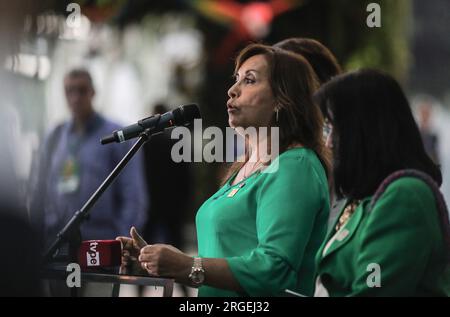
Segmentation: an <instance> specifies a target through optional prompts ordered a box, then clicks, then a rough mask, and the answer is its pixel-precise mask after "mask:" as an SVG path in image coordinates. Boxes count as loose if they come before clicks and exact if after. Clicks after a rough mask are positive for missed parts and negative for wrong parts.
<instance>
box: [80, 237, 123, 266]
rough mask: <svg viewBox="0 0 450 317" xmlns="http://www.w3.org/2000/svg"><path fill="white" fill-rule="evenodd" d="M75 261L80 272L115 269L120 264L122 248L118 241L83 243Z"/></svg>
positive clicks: (90, 241) (89, 241)
mask: <svg viewBox="0 0 450 317" xmlns="http://www.w3.org/2000/svg"><path fill="white" fill-rule="evenodd" d="M77 260H78V264H79V265H80V268H81V270H82V271H91V270H93V269H94V270H96V269H106V270H108V269H109V270H111V269H115V268H118V267H119V266H120V265H121V262H122V246H121V244H120V241H118V240H88V241H83V242H82V243H81V246H80V248H79V249H78V254H77Z"/></svg>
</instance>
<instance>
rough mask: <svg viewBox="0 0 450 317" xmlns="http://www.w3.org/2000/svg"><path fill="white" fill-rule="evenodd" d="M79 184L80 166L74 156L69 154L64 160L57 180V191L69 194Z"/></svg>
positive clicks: (75, 189) (76, 188)
mask: <svg viewBox="0 0 450 317" xmlns="http://www.w3.org/2000/svg"><path fill="white" fill-rule="evenodd" d="M79 186H80V168H79V165H78V162H77V161H76V160H75V158H74V157H72V156H69V157H68V158H67V159H66V161H65V162H64V164H63V166H62V168H61V173H60V176H59V181H58V192H59V193H60V194H69V193H73V192H75V191H77V190H78V187H79Z"/></svg>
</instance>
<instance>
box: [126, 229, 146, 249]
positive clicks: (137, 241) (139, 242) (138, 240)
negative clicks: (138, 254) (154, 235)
mask: <svg viewBox="0 0 450 317" xmlns="http://www.w3.org/2000/svg"><path fill="white" fill-rule="evenodd" d="M130 236H131V238H132V239H133V242H134V244H135V246H136V247H137V248H139V249H141V248H143V247H145V246H146V245H147V242H146V241H145V240H144V239H143V238H142V237H141V236H140V235H139V233H138V232H137V230H136V228H135V227H131V229H130Z"/></svg>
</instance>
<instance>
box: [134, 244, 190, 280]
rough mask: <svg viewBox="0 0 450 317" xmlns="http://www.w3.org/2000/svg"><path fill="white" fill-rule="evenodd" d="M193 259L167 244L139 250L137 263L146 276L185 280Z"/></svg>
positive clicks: (149, 246)
mask: <svg viewBox="0 0 450 317" xmlns="http://www.w3.org/2000/svg"><path fill="white" fill-rule="evenodd" d="M193 260H194V259H193V258H192V257H190V256H188V255H186V254H184V253H183V252H181V251H180V250H178V249H177V248H175V247H173V246H171V245H167V244H153V245H147V246H145V247H143V248H142V249H141V253H140V255H139V262H140V263H141V266H142V268H143V269H144V270H146V271H147V272H148V274H150V275H153V276H158V277H173V278H175V279H178V280H184V279H187V278H188V276H189V273H190V271H191V267H192V263H193Z"/></svg>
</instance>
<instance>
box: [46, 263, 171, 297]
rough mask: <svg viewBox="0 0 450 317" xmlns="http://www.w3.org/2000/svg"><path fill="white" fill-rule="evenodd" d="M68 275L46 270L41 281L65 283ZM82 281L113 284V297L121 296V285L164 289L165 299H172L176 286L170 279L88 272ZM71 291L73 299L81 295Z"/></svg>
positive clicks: (76, 290)
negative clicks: (174, 286)
mask: <svg viewBox="0 0 450 317" xmlns="http://www.w3.org/2000/svg"><path fill="white" fill-rule="evenodd" d="M68 274H70V272H66V270H61V269H46V270H44V271H43V272H42V274H41V279H43V280H61V281H65V280H66V278H67V276H68ZM81 281H82V282H91V283H106V284H112V289H111V295H112V297H118V296H119V292H120V285H121V284H128V285H140V286H155V287H162V288H163V297H172V294H173V284H174V280H173V279H170V278H155V277H150V276H138V275H123V274H112V273H87V272H81ZM70 291H71V296H72V297H77V296H78V295H79V294H78V293H79V292H78V289H77V288H76V287H73V288H71V289H70Z"/></svg>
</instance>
